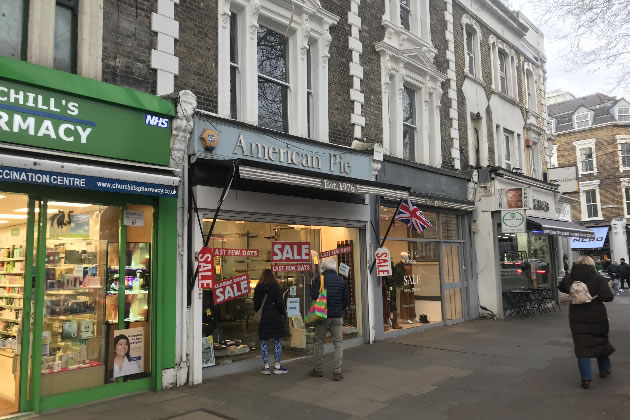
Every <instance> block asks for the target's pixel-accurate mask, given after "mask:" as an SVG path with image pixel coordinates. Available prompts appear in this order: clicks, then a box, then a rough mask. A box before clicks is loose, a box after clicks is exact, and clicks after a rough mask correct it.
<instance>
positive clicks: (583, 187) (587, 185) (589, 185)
mask: <svg viewBox="0 0 630 420" xmlns="http://www.w3.org/2000/svg"><path fill="white" fill-rule="evenodd" d="M579 185H580V209H581V219H582V221H588V220H603V219H604V218H603V215H602V200H601V197H600V194H599V180H595V181H584V182H580V184H579ZM587 190H588V191H590V190H595V196H596V198H597V217H590V218H589V217H588V211H587V210H586V195H585V193H584V192H585V191H587Z"/></svg>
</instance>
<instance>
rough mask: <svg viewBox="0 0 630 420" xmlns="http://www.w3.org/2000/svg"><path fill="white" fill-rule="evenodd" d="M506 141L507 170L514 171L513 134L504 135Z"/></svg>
mask: <svg viewBox="0 0 630 420" xmlns="http://www.w3.org/2000/svg"><path fill="white" fill-rule="evenodd" d="M503 141H504V146H503V148H504V149H505V150H504V155H503V156H504V157H505V169H507V170H512V133H508V132H506V133H504V134H503Z"/></svg>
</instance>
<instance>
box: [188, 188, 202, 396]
mask: <svg viewBox="0 0 630 420" xmlns="http://www.w3.org/2000/svg"><path fill="white" fill-rule="evenodd" d="M196 190H197V189H196V188H195V189H193V192H192V193H193V194H196ZM198 220H199V219H197V217H196V216H193V217H192V218H191V221H192V222H193V228H192V249H191V255H193V256H194V255H197V253H198V252H199V250H200V249H201V247H202V246H203V237H202V236H201V227H200V226H199V222H198ZM198 284H199V283H198V282H197V281H196V282H195V284H194V286H193V290H192V292H191V293H192V299H191V304H190V307H189V308H188V316H187V319H188V321H189V322H188V350H189V352H190V355H189V361H190V365H189V369H188V382H189V384H190V385H195V384H200V383H201V381H202V379H203V372H202V370H203V368H202V367H201V359H202V358H201V356H202V355H201V351H202V347H201V340H202V338H203V331H202V329H201V323H202V315H203V295H202V291H201V290H200V289H199V288H198V287H197V285H198Z"/></svg>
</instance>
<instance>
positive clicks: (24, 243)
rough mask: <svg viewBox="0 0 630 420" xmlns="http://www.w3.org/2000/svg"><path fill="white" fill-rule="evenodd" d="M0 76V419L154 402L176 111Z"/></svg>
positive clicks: (20, 74)
mask: <svg viewBox="0 0 630 420" xmlns="http://www.w3.org/2000/svg"><path fill="white" fill-rule="evenodd" d="M0 68H2V70H3V71H2V74H1V75H0V372H1V373H0V409H1V410H2V412H0V415H8V414H13V413H17V412H28V411H35V412H41V411H46V410H50V409H56V408H61V407H64V406H68V405H72V404H80V403H84V402H88V401H93V400H98V399H102V398H109V397H114V396H117V395H123V394H128V393H132V392H137V391H140V390H151V389H153V390H160V389H161V388H162V370H163V369H167V368H171V367H173V365H174V359H175V337H174V331H175V301H174V298H171V297H172V296H174V294H175V282H174V281H173V279H174V277H175V255H176V246H175V244H176V241H177V235H176V226H175V225H174V224H173V223H171V221H172V220H174V219H175V218H176V211H177V210H176V207H177V206H176V197H177V195H178V184H179V178H178V177H177V176H174V175H173V172H172V171H170V170H169V169H168V168H169V161H170V137H171V128H170V126H171V118H172V116H173V115H174V111H175V107H174V105H173V103H172V102H170V101H168V100H164V99H161V98H157V97H155V96H152V95H149V94H144V93H141V92H137V91H133V90H130V89H125V88H121V87H118V86H113V85H109V84H106V83H102V82H98V81H94V80H91V79H86V78H83V77H80V76H76V75H72V74H69V73H65V72H61V71H56V70H51V69H48V68H45V67H40V66H37V65H33V64H30V63H26V62H22V61H17V60H12V59H8V58H6V57H0ZM122 267H124V269H123V268H122ZM123 270H124V274H123ZM123 278H124V280H123ZM31 279H32V283H31ZM123 282H124V283H123ZM29 321H30V322H29ZM40 349H41V350H40Z"/></svg>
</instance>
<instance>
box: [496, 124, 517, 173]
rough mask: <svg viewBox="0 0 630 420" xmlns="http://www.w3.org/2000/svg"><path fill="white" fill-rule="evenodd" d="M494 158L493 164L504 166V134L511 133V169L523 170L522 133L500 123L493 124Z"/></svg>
mask: <svg viewBox="0 0 630 420" xmlns="http://www.w3.org/2000/svg"><path fill="white" fill-rule="evenodd" d="M494 130H495V131H494V150H495V153H494V160H495V165H497V166H500V167H502V168H505V136H504V134H506V132H507V133H508V134H511V136H512V137H511V138H510V146H511V147H510V165H511V166H512V169H514V168H520V169H521V170H523V172H525V171H524V169H525V168H523V164H524V162H525V155H524V153H525V148H524V147H523V133H522V132H521V131H518V130H513V129H510V128H508V127H504V126H502V125H500V124H495V125H494Z"/></svg>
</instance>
